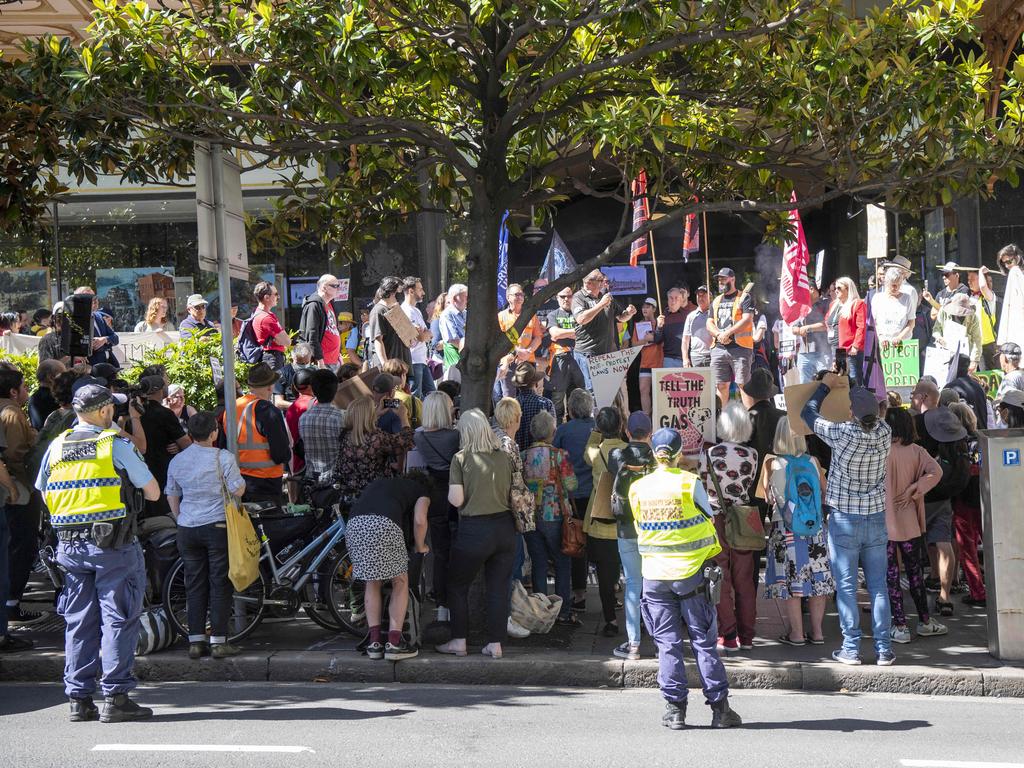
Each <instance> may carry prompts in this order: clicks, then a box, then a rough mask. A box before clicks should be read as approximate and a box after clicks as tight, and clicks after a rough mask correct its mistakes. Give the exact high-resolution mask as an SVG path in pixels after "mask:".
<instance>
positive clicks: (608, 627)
mask: <svg viewBox="0 0 1024 768" xmlns="http://www.w3.org/2000/svg"><path fill="white" fill-rule="evenodd" d="M601 634H602V635H604V636H605V637H618V636H619V625H618V624H616V623H615V622H614V621H609V622H608V623H607V624H605V625H604V627H603V628H602V629H601Z"/></svg>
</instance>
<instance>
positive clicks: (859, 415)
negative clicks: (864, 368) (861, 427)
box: [850, 387, 878, 420]
mask: <svg viewBox="0 0 1024 768" xmlns="http://www.w3.org/2000/svg"><path fill="white" fill-rule="evenodd" d="M850 410H851V411H852V412H853V418H855V419H857V420H860V419H863V418H864V417H865V416H877V415H878V400H877V399H876V398H875V393H874V392H872V391H871V390H870V389H868V388H867V387H854V388H853V389H851V390H850Z"/></svg>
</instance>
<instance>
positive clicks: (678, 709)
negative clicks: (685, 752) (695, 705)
mask: <svg viewBox="0 0 1024 768" xmlns="http://www.w3.org/2000/svg"><path fill="white" fill-rule="evenodd" d="M661 724H662V725H664V726H665V727H666V728H671V729H672V730H673V731H681V730H683V729H684V728H686V702H685V701H684V702H681V703H678V704H677V703H675V702H673V701H666V702H665V712H664V714H662V716H661Z"/></svg>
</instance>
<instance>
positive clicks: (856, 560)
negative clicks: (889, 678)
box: [828, 508, 892, 653]
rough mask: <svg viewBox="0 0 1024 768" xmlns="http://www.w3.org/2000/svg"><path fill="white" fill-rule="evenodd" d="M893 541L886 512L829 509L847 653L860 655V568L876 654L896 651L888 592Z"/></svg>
mask: <svg viewBox="0 0 1024 768" xmlns="http://www.w3.org/2000/svg"><path fill="white" fill-rule="evenodd" d="M888 542H889V539H888V534H887V532H886V528H885V512H875V513H874V514H870V515H851V514H847V513H845V512H838V511H836V510H835V509H833V508H829V515H828V554H829V560H830V561H831V563H832V575H833V576H834V577H835V580H836V607H837V608H838V609H839V627H840V629H842V631H843V650H846V651H849V652H850V653H859V652H860V639H861V637H862V634H863V633H862V632H861V630H860V608H859V606H858V605H857V568H858V567H861V568H863V569H864V579H865V581H866V582H867V587H868V595H869V596H870V598H871V627H872V634H873V635H874V641H875V650H876V651H877V652H878V653H881V652H883V651H886V652H889V651H891V650H892V641H891V640H890V638H889V626H890V624H891V621H892V619H891V615H890V607H889V593H888V590H887V588H886V571H887V570H888V556H887V552H886V547H887V545H888Z"/></svg>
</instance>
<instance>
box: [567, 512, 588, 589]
mask: <svg viewBox="0 0 1024 768" xmlns="http://www.w3.org/2000/svg"><path fill="white" fill-rule="evenodd" d="M589 500H590V497H589V496H578V497H576V498H574V499H573V500H572V501H573V504H572V516H573V517H575V518H576V519H577V520H582V519H583V517H584V514H585V513H586V511H587V502H588V501H589ZM587 540H588V543H589V540H590V536H587ZM571 559H572V588H573V591H576V590H580V591H586V589H587V554H586V553H584V555H583V557H574V558H571Z"/></svg>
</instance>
